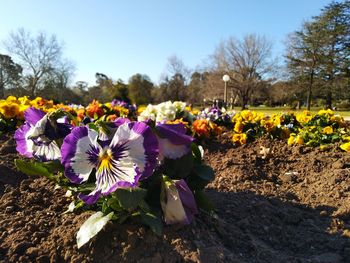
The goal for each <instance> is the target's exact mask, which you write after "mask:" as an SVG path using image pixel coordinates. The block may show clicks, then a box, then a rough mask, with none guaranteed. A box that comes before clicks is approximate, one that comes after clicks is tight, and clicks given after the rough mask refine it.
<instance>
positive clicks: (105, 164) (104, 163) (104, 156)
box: [98, 149, 112, 170]
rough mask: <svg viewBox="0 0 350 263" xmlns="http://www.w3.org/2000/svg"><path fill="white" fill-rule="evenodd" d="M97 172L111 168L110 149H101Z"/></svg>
mask: <svg viewBox="0 0 350 263" xmlns="http://www.w3.org/2000/svg"><path fill="white" fill-rule="evenodd" d="M98 160H99V167H98V169H99V170H110V169H111V167H112V151H111V149H103V150H102V151H101V152H100V154H99V156H98Z"/></svg>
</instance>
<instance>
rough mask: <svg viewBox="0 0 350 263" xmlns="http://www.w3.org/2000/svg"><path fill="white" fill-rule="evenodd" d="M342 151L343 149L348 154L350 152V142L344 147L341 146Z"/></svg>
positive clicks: (344, 144)
mask: <svg viewBox="0 0 350 263" xmlns="http://www.w3.org/2000/svg"><path fill="white" fill-rule="evenodd" d="M340 149H342V150H344V151H346V152H350V142H346V143H343V144H342V145H340Z"/></svg>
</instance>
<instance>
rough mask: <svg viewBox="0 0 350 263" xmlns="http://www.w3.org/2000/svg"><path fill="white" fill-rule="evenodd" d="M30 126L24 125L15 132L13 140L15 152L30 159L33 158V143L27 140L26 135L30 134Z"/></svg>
mask: <svg viewBox="0 0 350 263" xmlns="http://www.w3.org/2000/svg"><path fill="white" fill-rule="evenodd" d="M30 128H31V127H30V125H29V124H28V123H25V124H24V125H22V126H21V127H20V128H18V129H17V130H16V132H15V135H14V138H15V140H16V143H17V146H16V150H17V151H18V152H19V153H20V154H21V155H23V156H26V157H29V158H32V157H33V145H34V143H33V141H32V140H28V133H30Z"/></svg>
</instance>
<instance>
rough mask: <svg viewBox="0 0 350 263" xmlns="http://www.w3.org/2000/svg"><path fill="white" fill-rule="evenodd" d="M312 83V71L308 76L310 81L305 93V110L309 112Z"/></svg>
mask: <svg viewBox="0 0 350 263" xmlns="http://www.w3.org/2000/svg"><path fill="white" fill-rule="evenodd" d="M313 83H314V72H313V71H312V72H311V74H310V81H309V87H308V91H307V98H306V108H307V110H310V108H311V96H312V85H313Z"/></svg>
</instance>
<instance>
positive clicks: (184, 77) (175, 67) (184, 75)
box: [161, 55, 190, 100]
mask: <svg viewBox="0 0 350 263" xmlns="http://www.w3.org/2000/svg"><path fill="white" fill-rule="evenodd" d="M189 78H190V70H189V69H188V68H187V67H186V66H185V64H184V62H183V61H182V60H181V59H180V58H179V57H177V56H176V55H173V56H171V57H169V58H168V62H167V65H166V72H165V73H163V76H162V81H161V82H162V83H161V86H162V88H163V90H164V92H165V96H164V98H165V99H170V100H186V89H187V84H188V81H189Z"/></svg>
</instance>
